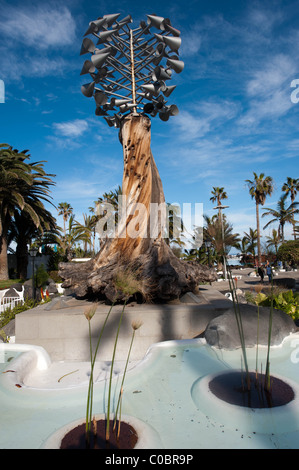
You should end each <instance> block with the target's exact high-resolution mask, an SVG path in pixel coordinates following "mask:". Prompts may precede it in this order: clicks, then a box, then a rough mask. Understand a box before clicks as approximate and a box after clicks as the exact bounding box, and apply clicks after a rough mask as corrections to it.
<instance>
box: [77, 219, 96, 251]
mask: <svg viewBox="0 0 299 470" xmlns="http://www.w3.org/2000/svg"><path fill="white" fill-rule="evenodd" d="M83 220H84V223H83V224H81V223H80V222H77V221H75V223H74V229H76V230H77V232H78V234H81V235H82V240H83V241H84V252H85V253H86V252H87V245H88V244H89V246H90V251H92V235H93V232H94V228H95V225H96V223H97V219H96V217H95V216H90V215H86V214H83Z"/></svg>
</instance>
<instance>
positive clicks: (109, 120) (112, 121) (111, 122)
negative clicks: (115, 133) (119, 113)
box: [104, 116, 115, 127]
mask: <svg viewBox="0 0 299 470" xmlns="http://www.w3.org/2000/svg"><path fill="white" fill-rule="evenodd" d="M104 119H105V120H106V122H107V124H108V126H109V127H114V126H115V118H114V117H110V116H104Z"/></svg>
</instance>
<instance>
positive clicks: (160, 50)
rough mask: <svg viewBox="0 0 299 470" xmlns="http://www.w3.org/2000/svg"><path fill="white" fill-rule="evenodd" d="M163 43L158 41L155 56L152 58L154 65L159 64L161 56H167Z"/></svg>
mask: <svg viewBox="0 0 299 470" xmlns="http://www.w3.org/2000/svg"><path fill="white" fill-rule="evenodd" d="M165 48H166V46H165V44H162V43H159V44H158V45H157V47H156V50H155V58H154V59H153V61H152V62H153V64H154V65H159V63H160V62H161V60H162V59H163V57H167V58H168V57H169V56H168V54H167V53H166V52H165Z"/></svg>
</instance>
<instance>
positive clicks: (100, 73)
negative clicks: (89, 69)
mask: <svg viewBox="0 0 299 470" xmlns="http://www.w3.org/2000/svg"><path fill="white" fill-rule="evenodd" d="M108 73H109V71H108V69H107V67H102V68H101V69H99V71H98V73H91V74H90V75H91V76H92V78H93V80H94V81H95V82H96V83H100V81H101V80H103V78H105V77H107V75H108Z"/></svg>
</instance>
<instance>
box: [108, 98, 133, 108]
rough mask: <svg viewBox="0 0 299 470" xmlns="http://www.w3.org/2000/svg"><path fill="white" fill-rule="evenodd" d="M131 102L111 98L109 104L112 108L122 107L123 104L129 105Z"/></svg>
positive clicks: (125, 99) (126, 99) (129, 100)
mask: <svg viewBox="0 0 299 470" xmlns="http://www.w3.org/2000/svg"><path fill="white" fill-rule="evenodd" d="M131 102H132V100H131V99H128V98H124V99H117V98H111V104H112V105H113V106H122V105H124V104H127V103H131Z"/></svg>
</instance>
